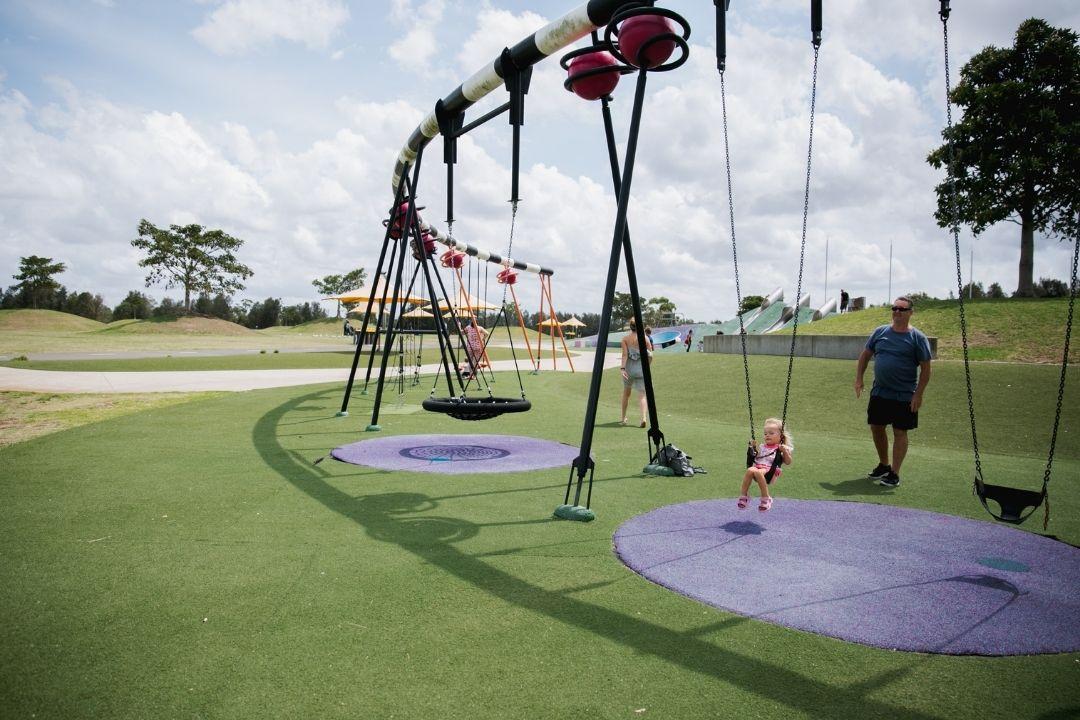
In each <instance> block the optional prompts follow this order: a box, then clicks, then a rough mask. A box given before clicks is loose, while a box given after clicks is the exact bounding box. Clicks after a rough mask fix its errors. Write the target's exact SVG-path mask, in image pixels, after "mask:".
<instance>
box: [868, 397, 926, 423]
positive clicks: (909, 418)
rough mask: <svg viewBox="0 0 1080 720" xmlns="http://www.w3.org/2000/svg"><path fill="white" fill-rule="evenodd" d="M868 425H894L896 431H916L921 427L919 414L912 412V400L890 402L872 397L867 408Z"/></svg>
mask: <svg viewBox="0 0 1080 720" xmlns="http://www.w3.org/2000/svg"><path fill="white" fill-rule="evenodd" d="M866 424H867V425H892V426H893V429H894V430H914V429H915V428H917V427H919V413H917V412H911V401H910V400H888V399H886V398H883V397H878V396H876V395H871V396H870V404H869V405H867V406H866Z"/></svg>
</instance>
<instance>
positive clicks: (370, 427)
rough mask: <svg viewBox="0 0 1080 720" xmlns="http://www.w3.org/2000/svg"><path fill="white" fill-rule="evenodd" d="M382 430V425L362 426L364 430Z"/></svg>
mask: <svg viewBox="0 0 1080 720" xmlns="http://www.w3.org/2000/svg"><path fill="white" fill-rule="evenodd" d="M380 430H382V425H368V426H367V427H366V428H364V432H379V431H380Z"/></svg>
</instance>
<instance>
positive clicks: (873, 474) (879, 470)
mask: <svg viewBox="0 0 1080 720" xmlns="http://www.w3.org/2000/svg"><path fill="white" fill-rule="evenodd" d="M891 472H892V468H891V467H889V466H888V465H883V464H881V463H878V466H877V467H876V468H874V469H873V470H871V471H870V472H868V473H866V477H868V478H871V479H873V480H880V479H881V478H883V477H886V476H887V475H888V474H889V473H891Z"/></svg>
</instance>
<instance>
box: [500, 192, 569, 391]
mask: <svg viewBox="0 0 1080 720" xmlns="http://www.w3.org/2000/svg"><path fill="white" fill-rule="evenodd" d="M511 203H512V206H511V209H510V239H509V240H508V241H507V243H506V257H505V258H503V260H504V261H506V268H507V269H509V268H510V252H511V251H512V250H513V249H514V226H515V225H516V224H517V213H518V201H517V200H512V201H511ZM540 282H541V290H540V292H541V297H540V300H541V303H542V302H543V299H544V298H543V292H544V291H543V280H542V279H541V281H540ZM486 285H487V284H486V283H485V287H486ZM509 289H510V284H509V283H503V294H502V302H501V303H500V304H499V314H500V316H501V315H502V314H503V313H505V312H506V291H507V290H509ZM552 314H554V310H552ZM555 322H558V320H555ZM495 324H496V325H498V321H497V320H496V323H495ZM494 330H495V328H494V327H493V328H492V331H494ZM551 332H555V326H554V325H552V326H551ZM493 334H494V333H493ZM506 337H507V338H509V340H510V355H511V356H512V357H513V358H514V373H515V374H516V375H517V381H518V390H520V391H521V399H522V400H524V399H525V385H524V384H523V383H522V382H521V370H520V369H519V368H518V361H517V351H516V350H514V332H513V331H512V330H511V329H510V316H509V315H507V316H506ZM536 367H537V369H539V367H540V362H539V361H537V363H536ZM493 377H494V376H493Z"/></svg>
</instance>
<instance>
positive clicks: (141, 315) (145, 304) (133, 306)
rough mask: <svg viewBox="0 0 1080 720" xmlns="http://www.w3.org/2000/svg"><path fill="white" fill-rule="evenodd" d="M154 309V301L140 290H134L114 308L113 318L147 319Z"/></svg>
mask: <svg viewBox="0 0 1080 720" xmlns="http://www.w3.org/2000/svg"><path fill="white" fill-rule="evenodd" d="M153 311H154V301H153V300H152V299H150V297H149V296H147V295H143V294H142V293H141V292H139V291H138V290H132V291H130V292H129V293H128V294H127V297H126V298H124V299H123V300H121V301H120V304H119V305H117V306H116V307H114V308H113V311H112V319H113V320H145V319H147V318H148V317H150V314H151V313H152V312H153Z"/></svg>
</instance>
